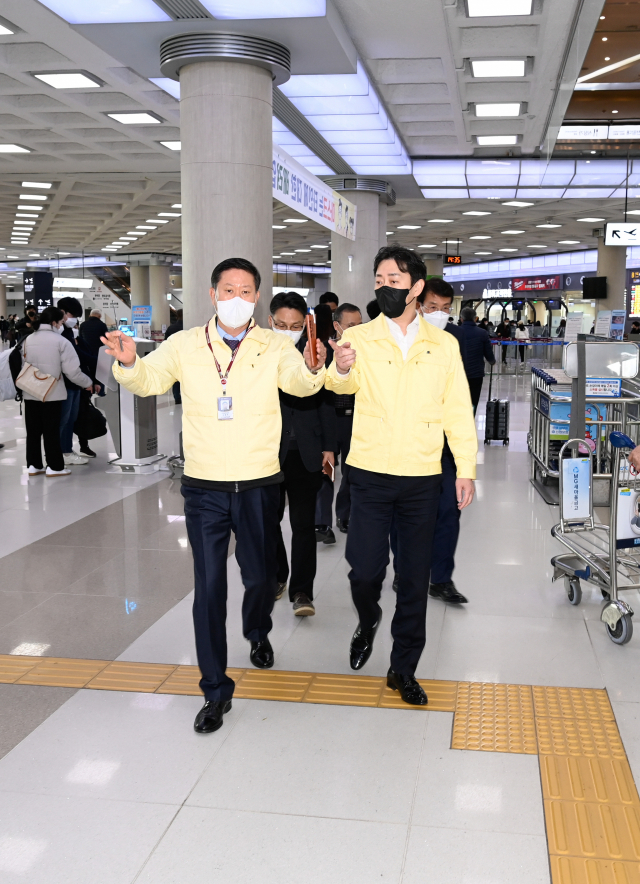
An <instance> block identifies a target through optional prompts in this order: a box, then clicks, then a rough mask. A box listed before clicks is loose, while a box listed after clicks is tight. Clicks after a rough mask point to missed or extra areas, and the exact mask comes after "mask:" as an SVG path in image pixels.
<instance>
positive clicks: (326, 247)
mask: <svg viewBox="0 0 640 884" xmlns="http://www.w3.org/2000/svg"><path fill="white" fill-rule="evenodd" d="M629 214H631V212H629ZM311 248H312V249H328V248H329V246H328V245H326V246H311Z"/></svg>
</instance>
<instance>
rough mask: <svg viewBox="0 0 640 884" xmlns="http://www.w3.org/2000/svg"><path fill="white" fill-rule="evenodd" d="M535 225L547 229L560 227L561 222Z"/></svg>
mask: <svg viewBox="0 0 640 884" xmlns="http://www.w3.org/2000/svg"><path fill="white" fill-rule="evenodd" d="M536 227H544V228H546V229H547V230H551V228H552V227H562V224H536Z"/></svg>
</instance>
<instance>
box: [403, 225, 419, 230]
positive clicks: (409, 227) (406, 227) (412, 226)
mask: <svg viewBox="0 0 640 884" xmlns="http://www.w3.org/2000/svg"><path fill="white" fill-rule="evenodd" d="M421 227H422V225H421V224H399V225H398V230H420V228H421Z"/></svg>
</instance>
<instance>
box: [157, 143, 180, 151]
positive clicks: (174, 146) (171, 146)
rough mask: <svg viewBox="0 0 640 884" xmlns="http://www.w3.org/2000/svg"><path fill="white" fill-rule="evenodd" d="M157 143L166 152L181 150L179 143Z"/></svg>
mask: <svg viewBox="0 0 640 884" xmlns="http://www.w3.org/2000/svg"><path fill="white" fill-rule="evenodd" d="M159 143H160V144H161V145H162V146H163V147H166V148H167V149H168V150H182V142H181V141H160V142H159Z"/></svg>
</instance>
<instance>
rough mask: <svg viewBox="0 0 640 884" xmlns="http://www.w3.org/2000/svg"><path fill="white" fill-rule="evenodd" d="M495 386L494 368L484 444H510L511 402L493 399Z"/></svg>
mask: <svg viewBox="0 0 640 884" xmlns="http://www.w3.org/2000/svg"><path fill="white" fill-rule="evenodd" d="M492 384H493V366H491V376H490V380H489V398H488V399H487V416H486V421H485V428H484V444H485V445H488V444H489V442H494V441H496V442H502V444H503V445H508V444H509V400H508V399H492V398H491V386H492Z"/></svg>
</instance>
